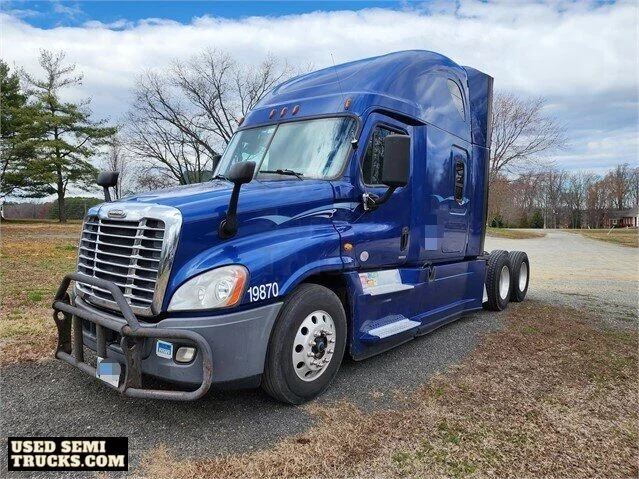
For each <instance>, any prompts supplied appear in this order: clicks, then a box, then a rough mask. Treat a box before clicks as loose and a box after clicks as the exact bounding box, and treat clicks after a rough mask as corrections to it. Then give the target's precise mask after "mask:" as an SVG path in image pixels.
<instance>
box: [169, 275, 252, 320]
mask: <svg viewBox="0 0 639 479" xmlns="http://www.w3.org/2000/svg"><path fill="white" fill-rule="evenodd" d="M247 279H248V271H247V270H246V268H245V267H244V266H240V265H237V264H236V265H231V266H223V267H222V268H216V269H213V270H211V271H207V272H206V273H202V274H200V275H198V276H196V277H195V278H192V279H190V280H188V281H187V282H186V283H184V284H183V285H182V286H180V287H179V288H178V290H177V291H176V292H175V294H174V295H173V297H172V298H171V302H170V303H169V311H184V310H189V309H213V308H224V307H227V306H233V305H235V304H237V303H238V302H239V300H240V298H241V297H242V293H243V292H244V285H246V283H247Z"/></svg>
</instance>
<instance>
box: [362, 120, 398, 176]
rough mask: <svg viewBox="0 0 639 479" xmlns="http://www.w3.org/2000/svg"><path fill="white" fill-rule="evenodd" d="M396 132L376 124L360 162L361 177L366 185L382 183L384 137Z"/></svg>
mask: <svg viewBox="0 0 639 479" xmlns="http://www.w3.org/2000/svg"><path fill="white" fill-rule="evenodd" d="M393 133H397V132H396V131H393V130H389V129H388V128H384V127H383V126H376V127H375V130H373V134H372V135H371V139H370V140H369V142H368V146H367V147H366V154H365V155H364V162H363V164H362V178H363V180H364V184H366V185H381V184H382V164H383V162H384V138H386V137H387V136H388V135H390V134H393Z"/></svg>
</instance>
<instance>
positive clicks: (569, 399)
mask: <svg viewBox="0 0 639 479" xmlns="http://www.w3.org/2000/svg"><path fill="white" fill-rule="evenodd" d="M504 317H505V327H504V329H503V330H501V331H497V332H492V333H488V334H486V336H485V338H484V340H483V341H482V343H481V344H480V345H479V346H478V347H477V348H476V349H475V350H474V351H473V353H472V354H471V356H469V357H468V358H467V359H466V360H464V361H463V362H462V363H461V364H460V365H458V366H455V367H453V368H451V369H450V370H449V371H447V372H446V373H444V374H440V375H438V376H436V377H435V378H433V379H432V380H431V381H430V382H429V383H428V384H427V385H426V386H424V387H423V388H422V389H421V390H419V391H417V392H416V393H414V394H412V395H411V396H409V397H408V398H406V399H405V400H403V401H402V402H401V403H400V405H401V406H402V407H399V408H393V409H387V410H380V411H375V412H366V411H362V410H360V409H358V408H357V407H355V406H353V405H351V404H348V403H344V402H339V403H336V404H328V405H327V404H326V403H325V402H324V401H321V400H320V401H317V402H316V403H314V404H311V405H309V406H306V408H307V410H308V411H309V412H310V413H311V414H312V415H313V416H314V417H315V419H316V426H314V427H312V428H311V429H309V430H308V431H305V432H304V436H303V438H304V440H303V441H301V440H300V438H299V437H290V438H286V439H283V440H281V441H280V442H279V443H277V444H276V445H275V446H274V447H273V448H270V449H267V450H262V451H258V452H252V453H244V454H228V455H221V456H217V457H213V458H208V459H206V458H205V459H198V460H192V459H191V460H190V459H184V460H177V459H175V458H174V457H173V456H172V455H171V454H170V453H169V452H168V451H167V450H166V448H164V447H159V448H156V449H154V450H152V451H149V452H148V453H147V454H146V455H145V456H144V457H143V459H142V463H141V466H140V469H139V470H138V471H136V472H137V473H138V474H139V475H141V476H142V477H163V478H172V479H182V478H184V479H186V478H205V477H216V478H227V477H264V478H266V477H269V478H270V477H360V476H361V477H438V478H443V477H454V478H464V477H484V476H491V477H593V476H597V477H630V476H632V477H636V476H637V472H638V471H637V464H638V461H639V447H638V445H637V438H638V433H637V431H638V427H637V424H638V419H639V417H638V416H639V413H638V411H639V391H638V387H639V385H638V383H637V381H636V378H637V360H638V357H637V356H638V347H637V346H638V333H637V332H636V331H624V332H623V333H622V332H619V331H608V330H603V329H601V326H598V325H597V323H595V321H594V320H593V321H591V320H589V319H588V316H587V313H585V312H583V311H576V310H572V309H566V308H559V307H554V306H550V305H547V304H542V303H538V302H524V303H521V304H512V305H511V306H510V308H509V309H508V310H507V311H506V313H505V315H504ZM531 334H534V336H531Z"/></svg>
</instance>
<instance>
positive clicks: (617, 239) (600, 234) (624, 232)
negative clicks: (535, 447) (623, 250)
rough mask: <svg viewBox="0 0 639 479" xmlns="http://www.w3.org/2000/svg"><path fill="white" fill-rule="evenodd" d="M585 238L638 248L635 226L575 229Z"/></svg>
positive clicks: (637, 233) (638, 240)
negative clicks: (611, 228)
mask: <svg viewBox="0 0 639 479" xmlns="http://www.w3.org/2000/svg"><path fill="white" fill-rule="evenodd" d="M575 232H576V233H579V234H581V235H583V236H585V237H586V238H591V239H596V240H599V241H606V242H608V243H615V244H620V245H623V246H630V247H632V248H639V231H638V230H637V228H615V229H613V230H612V231H611V230H576V231H575Z"/></svg>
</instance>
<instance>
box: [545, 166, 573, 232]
mask: <svg viewBox="0 0 639 479" xmlns="http://www.w3.org/2000/svg"><path fill="white" fill-rule="evenodd" d="M567 177H568V174H567V173H566V171H563V170H558V169H551V170H548V171H546V172H545V173H544V174H543V183H542V205H543V212H544V228H557V227H558V226H559V221H558V219H559V217H560V213H561V207H562V206H563V193H564V188H565V184H566V179H567Z"/></svg>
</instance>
